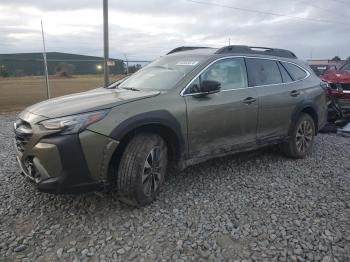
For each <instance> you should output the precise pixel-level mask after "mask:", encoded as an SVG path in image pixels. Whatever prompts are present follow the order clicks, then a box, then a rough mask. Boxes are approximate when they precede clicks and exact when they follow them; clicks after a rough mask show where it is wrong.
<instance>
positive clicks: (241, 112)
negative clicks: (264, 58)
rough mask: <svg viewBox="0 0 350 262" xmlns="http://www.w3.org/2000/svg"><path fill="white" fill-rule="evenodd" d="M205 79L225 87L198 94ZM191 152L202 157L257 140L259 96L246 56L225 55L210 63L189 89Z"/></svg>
mask: <svg viewBox="0 0 350 262" xmlns="http://www.w3.org/2000/svg"><path fill="white" fill-rule="evenodd" d="M205 80H211V81H217V82H219V83H220V84H221V90H220V92H218V93H215V94H209V95H206V96H200V95H196V93H198V92H200V84H201V82H203V81H205ZM184 99H185V102H186V106H187V127H188V141H189V155H190V157H191V158H201V157H203V156H206V155H208V154H212V155H215V154H220V153H223V152H224V151H226V150H232V149H234V147H237V148H238V149H239V147H240V146H246V145H248V144H249V143H255V139H256V128H257V116H258V98H257V94H256V90H255V88H249V87H248V81H247V73H246V67H245V62H244V59H243V58H225V59H221V60H219V61H217V62H215V63H213V64H212V65H210V66H209V67H208V68H207V69H206V70H204V72H203V73H202V74H201V75H200V76H198V77H197V78H196V79H195V80H194V81H192V83H191V84H190V85H189V87H188V88H187V89H186V92H185V94H184Z"/></svg>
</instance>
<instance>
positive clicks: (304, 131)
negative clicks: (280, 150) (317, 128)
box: [296, 120, 313, 153]
mask: <svg viewBox="0 0 350 262" xmlns="http://www.w3.org/2000/svg"><path fill="white" fill-rule="evenodd" d="M312 139H313V128H312V125H311V123H310V121H308V120H304V121H302V122H301V123H300V125H299V127H298V130H297V133H296V146H297V149H298V151H299V152H301V153H305V152H306V151H307V150H308V149H309V148H310V146H311V145H312Z"/></svg>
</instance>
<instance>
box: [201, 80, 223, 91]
mask: <svg viewBox="0 0 350 262" xmlns="http://www.w3.org/2000/svg"><path fill="white" fill-rule="evenodd" d="M220 88H221V83H219V82H217V81H213V80H204V81H202V82H201V86H200V90H201V92H202V93H203V95H209V94H214V93H217V92H219V91H220Z"/></svg>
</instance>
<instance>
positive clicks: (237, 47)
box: [215, 45, 297, 58]
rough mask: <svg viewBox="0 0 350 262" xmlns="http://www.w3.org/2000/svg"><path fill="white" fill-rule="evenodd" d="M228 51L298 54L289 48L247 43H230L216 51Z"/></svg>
mask: <svg viewBox="0 0 350 262" xmlns="http://www.w3.org/2000/svg"><path fill="white" fill-rule="evenodd" d="M227 53H248V54H260V55H271V56H279V57H287V58H297V56H296V55H295V54H294V53H293V52H291V51H289V50H285V49H278V48H270V47H257V46H246V45H229V46H225V47H222V48H220V49H219V50H217V51H216V52H215V54H227Z"/></svg>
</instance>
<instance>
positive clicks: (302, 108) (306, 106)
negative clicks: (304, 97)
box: [288, 102, 319, 135]
mask: <svg viewBox="0 0 350 262" xmlns="http://www.w3.org/2000/svg"><path fill="white" fill-rule="evenodd" d="M303 113H306V114H308V115H310V116H311V117H312V119H313V120H314V123H315V135H317V133H318V123H319V122H318V121H319V117H318V113H317V109H316V106H315V104H314V103H312V102H304V103H302V104H299V105H298V106H297V107H296V108H295V110H294V112H293V114H292V119H291V125H290V128H289V131H288V135H291V133H292V131H293V127H294V125H295V123H296V122H297V121H298V119H299V117H300V116H301V114H303Z"/></svg>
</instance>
